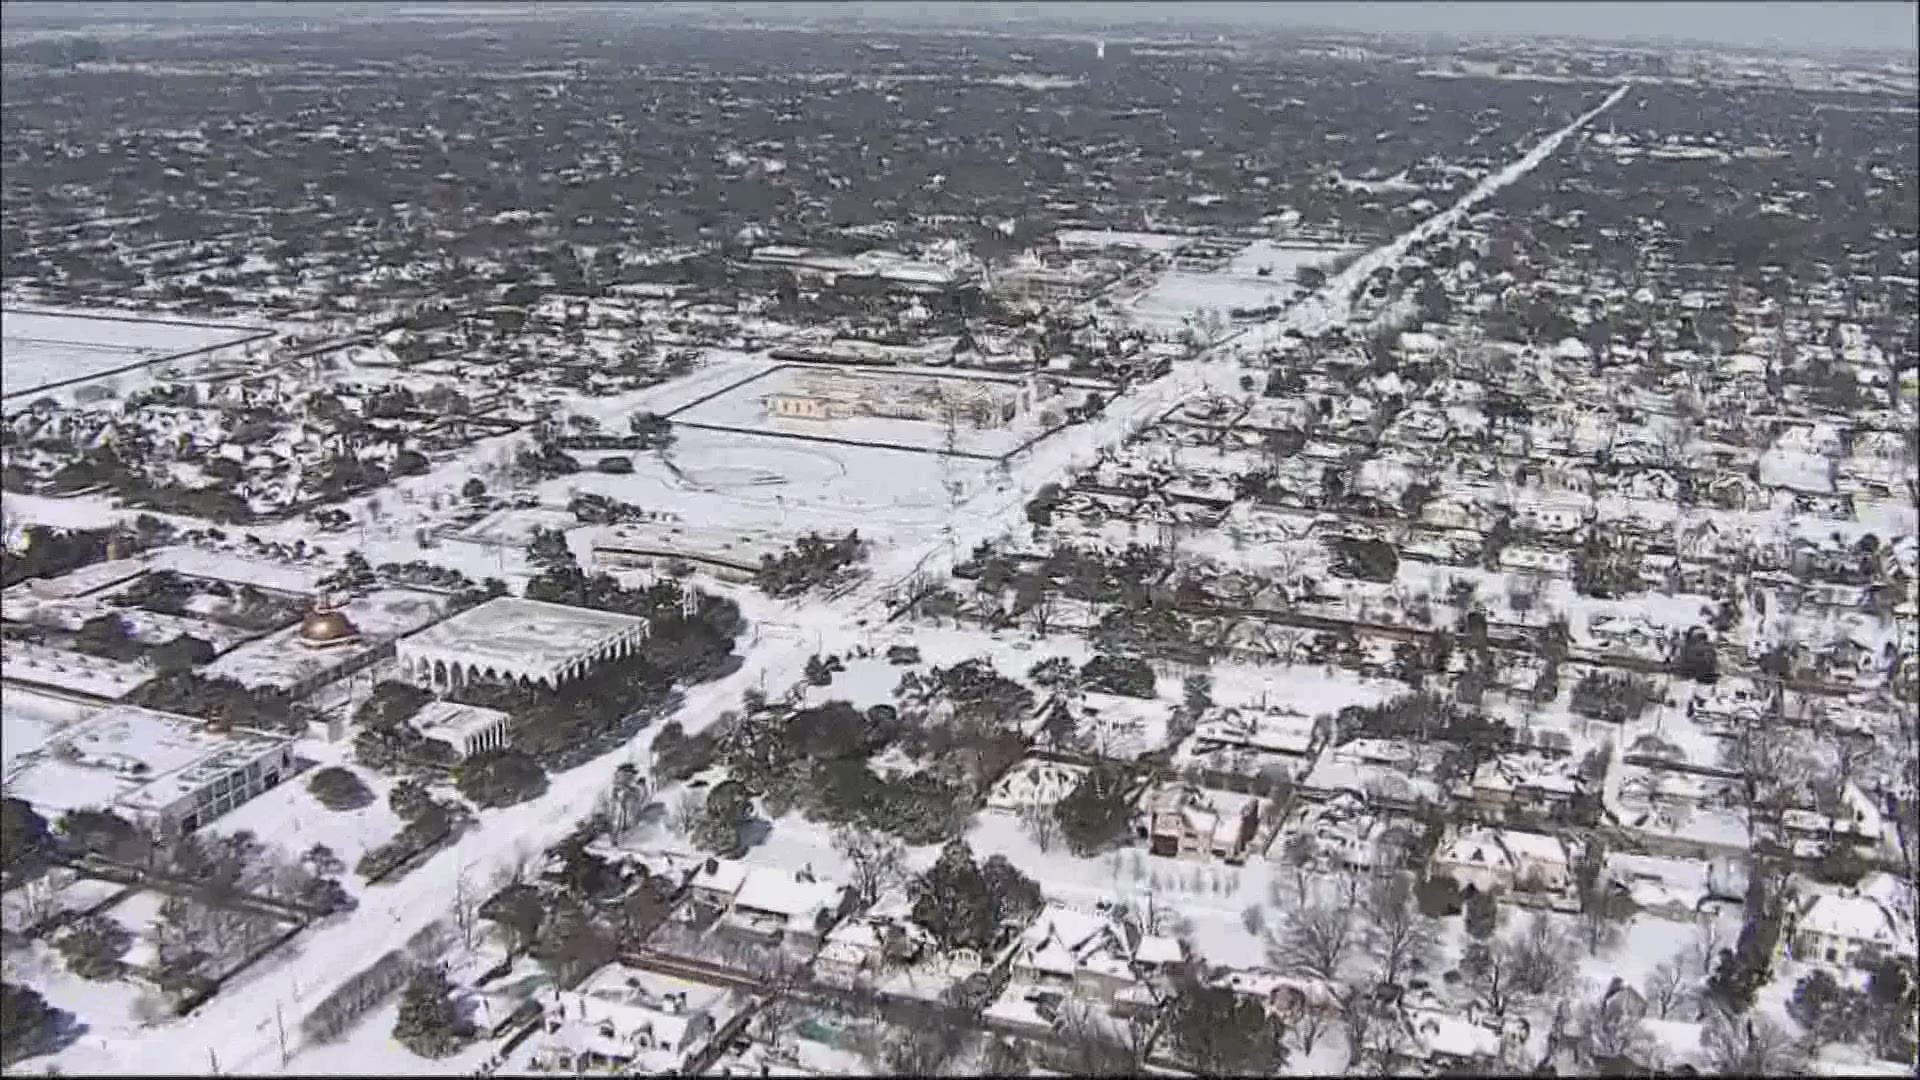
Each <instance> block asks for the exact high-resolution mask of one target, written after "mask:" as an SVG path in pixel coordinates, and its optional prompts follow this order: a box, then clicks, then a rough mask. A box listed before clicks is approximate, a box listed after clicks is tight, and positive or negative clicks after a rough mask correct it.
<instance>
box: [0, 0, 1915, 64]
mask: <svg viewBox="0 0 1920 1080" xmlns="http://www.w3.org/2000/svg"><path fill="white" fill-rule="evenodd" d="M0 8H4V10H6V11H7V12H9V13H10V14H14V15H19V14H28V15H30V16H33V17H36V18H45V19H47V20H48V21H51V22H58V23H76V22H125V21H134V22H138V21H143V20H149V19H151V20H160V21H165V20H172V19H194V20H214V19H222V20H224V19H249V18H258V19H276V18H298V19H300V20H302V21H305V22H314V21H324V20H325V19H327V18H329V17H334V18H347V19H354V20H366V19H378V18H380V17H381V16H382V15H388V16H392V17H406V18H420V17H428V18H460V17H473V16H482V17H485V16H511V17H533V18H564V17H565V16H566V15H567V14H569V13H570V12H572V13H584V12H586V11H593V12H595V13H596V14H612V13H618V12H627V13H631V14H633V15H635V16H639V17H641V18H646V19H659V18H663V17H664V18H672V17H675V16H680V17H687V18H695V19H701V18H713V17H726V18H731V19H736V20H740V19H745V20H752V21H765V22H790V23H791V22H800V23H805V22H822V21H831V22H834V23H836V24H842V25H844V24H846V23H848V22H855V23H869V24H872V25H874V26H875V27H876V28H879V27H883V26H884V27H887V28H890V29H893V28H899V27H902V26H939V27H941V28H948V29H951V28H959V27H977V28H982V29H991V28H992V27H993V26H994V25H996V24H1000V25H1008V24H1013V25H1031V24H1034V23H1048V24H1054V25H1058V26H1061V27H1062V28H1067V27H1077V26H1084V27H1086V28H1087V30H1088V31H1089V32H1099V31H1101V30H1103V29H1117V28H1122V27H1126V26H1146V25H1156V26H1159V27H1164V28H1167V29H1174V28H1179V27H1187V28H1190V29H1193V30H1197V31H1207V30H1216V29H1228V28H1233V27H1238V28H1242V29H1246V30H1254V31H1267V32H1275V31H1282V32H1283V31H1288V30H1298V31H1315V30H1319V31H1333V32H1348V33H1362V34H1383V35H1412V36H1429V37H1432V36H1441V37H1475V38H1478V37H1509V38H1521V37H1526V38H1576V39H1585V40H1591V41H1596V42H1609V41H1611V42H1623V43H1624V42H1636V41H1637V42H1659V41H1666V42H1674V43H1701V44H1718V45H1723V46H1728V47H1733V48H1749V49H1751V48H1759V49H1785V50H1794V51H1809V50H1839V49H1860V50H1869V51H1873V52H1879V53H1897V54H1903V55H1905V56H1906V57H1908V58H1909V59H1912V58H1913V57H1914V56H1915V54H1916V52H1920V17H1917V16H1920V3H1915V2H1912V0H1852V2H1846V3H1808V2H1798V0H1775V2H1760V3H1701V2H1683V3H1664V4H1659V3H1621V2H1587V3H1580V2H1568V3H1552V2H1539V0H1532V2H1505V3H1502V2H1485V0H1462V2H1448V3H1434V2H1411V0H1380V2H1374V3H1327V2H1303V3H1265V2H1249V0H1200V2H1190V3H1170V2H1165V0H1146V2H1138V3H1125V2H1088V0H1067V2H1048V3H1035V2H1024V3H1016V2H988V3H947V4H924V3H922V4H898V3H883V2H877V0H852V2H848V0H839V2H834V0H805V2H782V3H774V2H766V0H757V2H742V3H714V2H705V3H699V2H681V3H661V4H637V5H631V4H604V3H591V2H587V3H581V2H574V3H557V4H540V5H528V4H523V3H498V4H489V3H472V2H468V3H452V4H447V5H444V6H443V5H437V4H407V3H395V4H374V3H326V2H322V3H246V2H238V0H215V2H210V3H180V2H177V0H168V2H146V3H141V2H107V3H96V4H89V5H79V4H71V3H55V2H50V0H9V2H7V3H4V4H0ZM483 13H484V15H483Z"/></svg>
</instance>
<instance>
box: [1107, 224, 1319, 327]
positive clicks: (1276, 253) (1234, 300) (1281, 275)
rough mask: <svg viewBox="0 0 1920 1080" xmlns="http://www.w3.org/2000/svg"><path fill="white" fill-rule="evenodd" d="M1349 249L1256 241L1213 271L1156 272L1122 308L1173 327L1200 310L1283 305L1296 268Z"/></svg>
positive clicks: (1292, 290)
mask: <svg viewBox="0 0 1920 1080" xmlns="http://www.w3.org/2000/svg"><path fill="white" fill-rule="evenodd" d="M1349 251H1350V249H1347V248H1339V247H1319V246H1314V245H1299V244H1289V245H1285V246H1283V245H1280V244H1277V243H1274V242H1273V241H1269V240H1257V241H1255V242H1254V243H1252V244H1250V245H1248V246H1247V247H1246V248H1244V249H1243V250H1241V251H1240V252H1239V253H1238V254H1237V255H1235V256H1234V257H1233V259H1232V260H1231V261H1230V262H1229V263H1228V264H1227V265H1226V266H1224V267H1222V268H1220V269H1219V270H1215V271H1212V272H1204V273H1202V272H1194V271H1189V270H1174V271H1171V272H1169V273H1166V274H1162V275H1161V276H1160V277H1159V278H1158V279H1157V280H1155V281H1154V283H1153V284H1152V285H1150V286H1149V287H1148V288H1147V289H1146V290H1145V291H1143V292H1142V293H1140V295H1139V296H1138V297H1136V298H1135V299H1133V300H1132V301H1130V302H1124V303H1123V304H1122V307H1124V308H1125V309H1126V310H1127V312H1128V314H1129V315H1130V316H1132V318H1134V319H1135V320H1136V321H1138V322H1140V323H1142V324H1144V325H1149V326H1154V327H1158V328H1161V329H1177V328H1179V327H1180V326H1181V325H1182V324H1183V323H1184V322H1185V321H1187V320H1190V319H1194V318H1198V317H1199V316H1200V315H1201V314H1202V313H1204V312H1218V313H1219V317H1220V318H1221V320H1223V321H1224V320H1226V319H1227V318H1228V312H1230V311H1232V310H1233V309H1235V308H1242V309H1258V308H1268V307H1284V306H1286V305H1287V304H1289V303H1291V302H1292V301H1293V300H1294V298H1295V297H1297V296H1299V295H1300V294H1301V293H1302V292H1303V291H1304V290H1303V289H1302V288H1301V287H1300V284H1299V283H1298V282H1297V281H1296V280H1295V277H1296V275H1298V274H1299V272H1300V271H1301V270H1303V269H1305V268H1306V267H1309V266H1320V267H1325V266H1326V265H1327V264H1329V263H1332V262H1334V261H1336V260H1338V259H1339V258H1340V257H1341V256H1342V255H1345V254H1348V253H1349ZM1263 269H1264V270H1266V271H1267V274H1266V276H1264V277H1263V276H1261V274H1260V271H1261V270H1263Z"/></svg>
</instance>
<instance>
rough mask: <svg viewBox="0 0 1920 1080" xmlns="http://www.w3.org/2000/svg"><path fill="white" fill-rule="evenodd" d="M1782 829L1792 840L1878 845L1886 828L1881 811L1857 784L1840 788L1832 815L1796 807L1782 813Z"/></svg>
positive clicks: (1849, 784)
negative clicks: (1837, 801) (1837, 802)
mask: <svg viewBox="0 0 1920 1080" xmlns="http://www.w3.org/2000/svg"><path fill="white" fill-rule="evenodd" d="M1780 828H1781V830H1782V831H1783V832H1784V833H1786V834H1787V837H1788V838H1790V839H1794V840H1796V841H1798V840H1813V841H1818V842H1825V841H1837V842H1840V843H1854V844H1878V843H1880V841H1881V838H1882V835H1883V834H1884V832H1885V829H1886V822H1885V819H1884V818H1883V817H1882V816H1881V813H1880V808H1879V807H1877V806H1875V805H1874V804H1873V800H1872V799H1870V798H1868V797H1867V795H1866V793H1865V792H1863V791H1861V790H1860V786H1859V785H1858V784H1852V783H1848V784H1843V785H1841V787H1840V799H1839V804H1838V805H1837V806H1835V807H1834V809H1833V813H1832V814H1830V815H1829V814H1822V813H1820V812H1819V811H1818V810H1814V809H1810V808H1807V807H1803V806H1802V807H1793V808H1791V809H1788V810H1785V811H1782V812H1781V814H1780Z"/></svg>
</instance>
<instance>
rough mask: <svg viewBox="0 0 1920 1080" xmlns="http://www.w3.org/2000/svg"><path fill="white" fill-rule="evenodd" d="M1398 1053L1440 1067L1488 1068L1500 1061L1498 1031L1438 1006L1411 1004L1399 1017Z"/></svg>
mask: <svg viewBox="0 0 1920 1080" xmlns="http://www.w3.org/2000/svg"><path fill="white" fill-rule="evenodd" d="M1401 1020H1402V1022H1403V1023H1404V1024H1405V1025H1406V1034H1407V1038H1406V1039H1405V1040H1404V1042H1403V1043H1402V1044H1401V1045H1402V1049H1401V1051H1400V1053H1401V1055H1403V1056H1404V1057H1406V1058H1409V1059H1411V1060H1413V1061H1419V1062H1425V1063H1426V1064H1427V1065H1428V1066H1430V1067H1433V1068H1439V1069H1488V1068H1492V1067H1493V1066H1494V1065H1496V1064H1498V1063H1499V1061H1500V1048H1501V1040H1500V1033H1499V1032H1498V1031H1494V1030H1492V1029H1490V1028H1488V1027H1487V1026H1485V1025H1483V1024H1479V1023H1475V1022H1474V1021H1473V1020H1472V1019H1470V1018H1468V1017H1464V1016H1459V1015H1456V1014H1454V1013H1451V1012H1444V1011H1441V1010H1439V1009H1426V1008H1411V1009H1408V1010H1406V1012H1405V1013H1404V1014H1403V1015H1402V1017H1401Z"/></svg>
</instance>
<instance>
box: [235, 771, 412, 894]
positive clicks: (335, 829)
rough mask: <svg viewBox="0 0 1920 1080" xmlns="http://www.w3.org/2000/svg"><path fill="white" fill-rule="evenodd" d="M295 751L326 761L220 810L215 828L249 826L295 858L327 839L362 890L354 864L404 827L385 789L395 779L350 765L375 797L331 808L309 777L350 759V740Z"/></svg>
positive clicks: (354, 889)
mask: <svg viewBox="0 0 1920 1080" xmlns="http://www.w3.org/2000/svg"><path fill="white" fill-rule="evenodd" d="M296 753H298V754H299V755H300V756H302V757H305V758H309V759H311V758H316V757H317V758H322V759H324V760H323V761H322V762H321V763H320V764H318V765H316V766H315V767H314V768H313V769H309V770H307V771H305V772H302V773H300V774H298V775H296V776H293V777H291V778H289V779H288V780H287V781H286V782H285V783H283V784H280V785H279V786H278V787H275V788H272V789H271V790H268V791H264V792H261V793H260V794H259V795H256V796H254V797H253V798H251V799H249V800H247V801H246V802H244V803H241V804H240V805H239V806H236V807H234V808H233V809H232V810H229V811H227V812H226V813H225V814H222V815H221V816H220V817H219V818H218V819H217V820H215V821H214V822H213V824H212V826H211V828H213V829H215V830H217V831H219V832H221V833H227V834H231V833H236V832H239V831H240V830H242V829H245V830H247V831H249V832H251V833H253V835H254V836H256V837H258V838H259V839H260V841H261V842H262V843H264V844H270V845H277V846H279V847H281V848H283V849H285V852H286V854H287V855H288V856H290V857H297V856H298V855H299V854H300V853H301V852H304V851H306V850H307V849H308V848H311V847H313V845H315V844H325V845H326V846H327V847H328V848H330V849H332V851H333V853H334V854H335V855H336V856H338V857H339V858H340V861H341V862H343V863H345V864H346V866H347V870H346V872H345V873H344V874H342V875H340V884H342V885H344V886H345V887H346V889H347V891H348V892H349V893H353V894H355V895H358V894H360V893H361V892H363V891H364V890H365V889H366V888H367V885H366V882H365V881H364V880H363V879H362V878H361V877H360V875H358V874H356V873H354V872H353V867H354V864H355V863H357V862H359V861H360V856H362V855H364V854H366V853H367V851H369V850H370V849H372V848H375V847H378V846H380V845H381V844H384V843H386V842H387V841H388V840H391V839H393V837H394V835H395V834H396V833H398V832H399V831H400V828H401V821H400V819H399V817H398V816H396V815H395V814H394V812H393V810H392V809H391V808H390V807H389V806H388V805H387V791H388V789H389V788H391V787H392V786H393V780H392V778H390V777H386V776H382V775H380V774H378V773H373V772H369V771H368V770H366V769H361V768H358V767H355V766H352V765H347V767H348V768H349V769H352V771H353V772H354V773H356V774H357V775H358V776H359V777H360V779H361V780H362V781H363V782H365V783H366V785H367V787H368V788H369V789H370V790H372V792H373V795H374V801H373V803H372V804H371V805H368V806H365V807H363V808H361V809H359V810H329V809H327V808H326V807H324V806H322V805H320V801H319V800H318V799H315V798H314V797H313V793H312V792H310V791H308V790H307V780H308V779H309V778H310V777H312V776H313V774H314V773H315V772H317V771H318V770H319V769H320V768H324V767H325V766H326V765H331V764H338V763H342V762H345V761H346V760H347V759H349V758H350V757H351V753H350V746H349V744H345V743H339V744H327V743H317V742H314V741H312V740H306V741H302V742H301V743H300V744H299V745H298V747H297V748H296Z"/></svg>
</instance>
